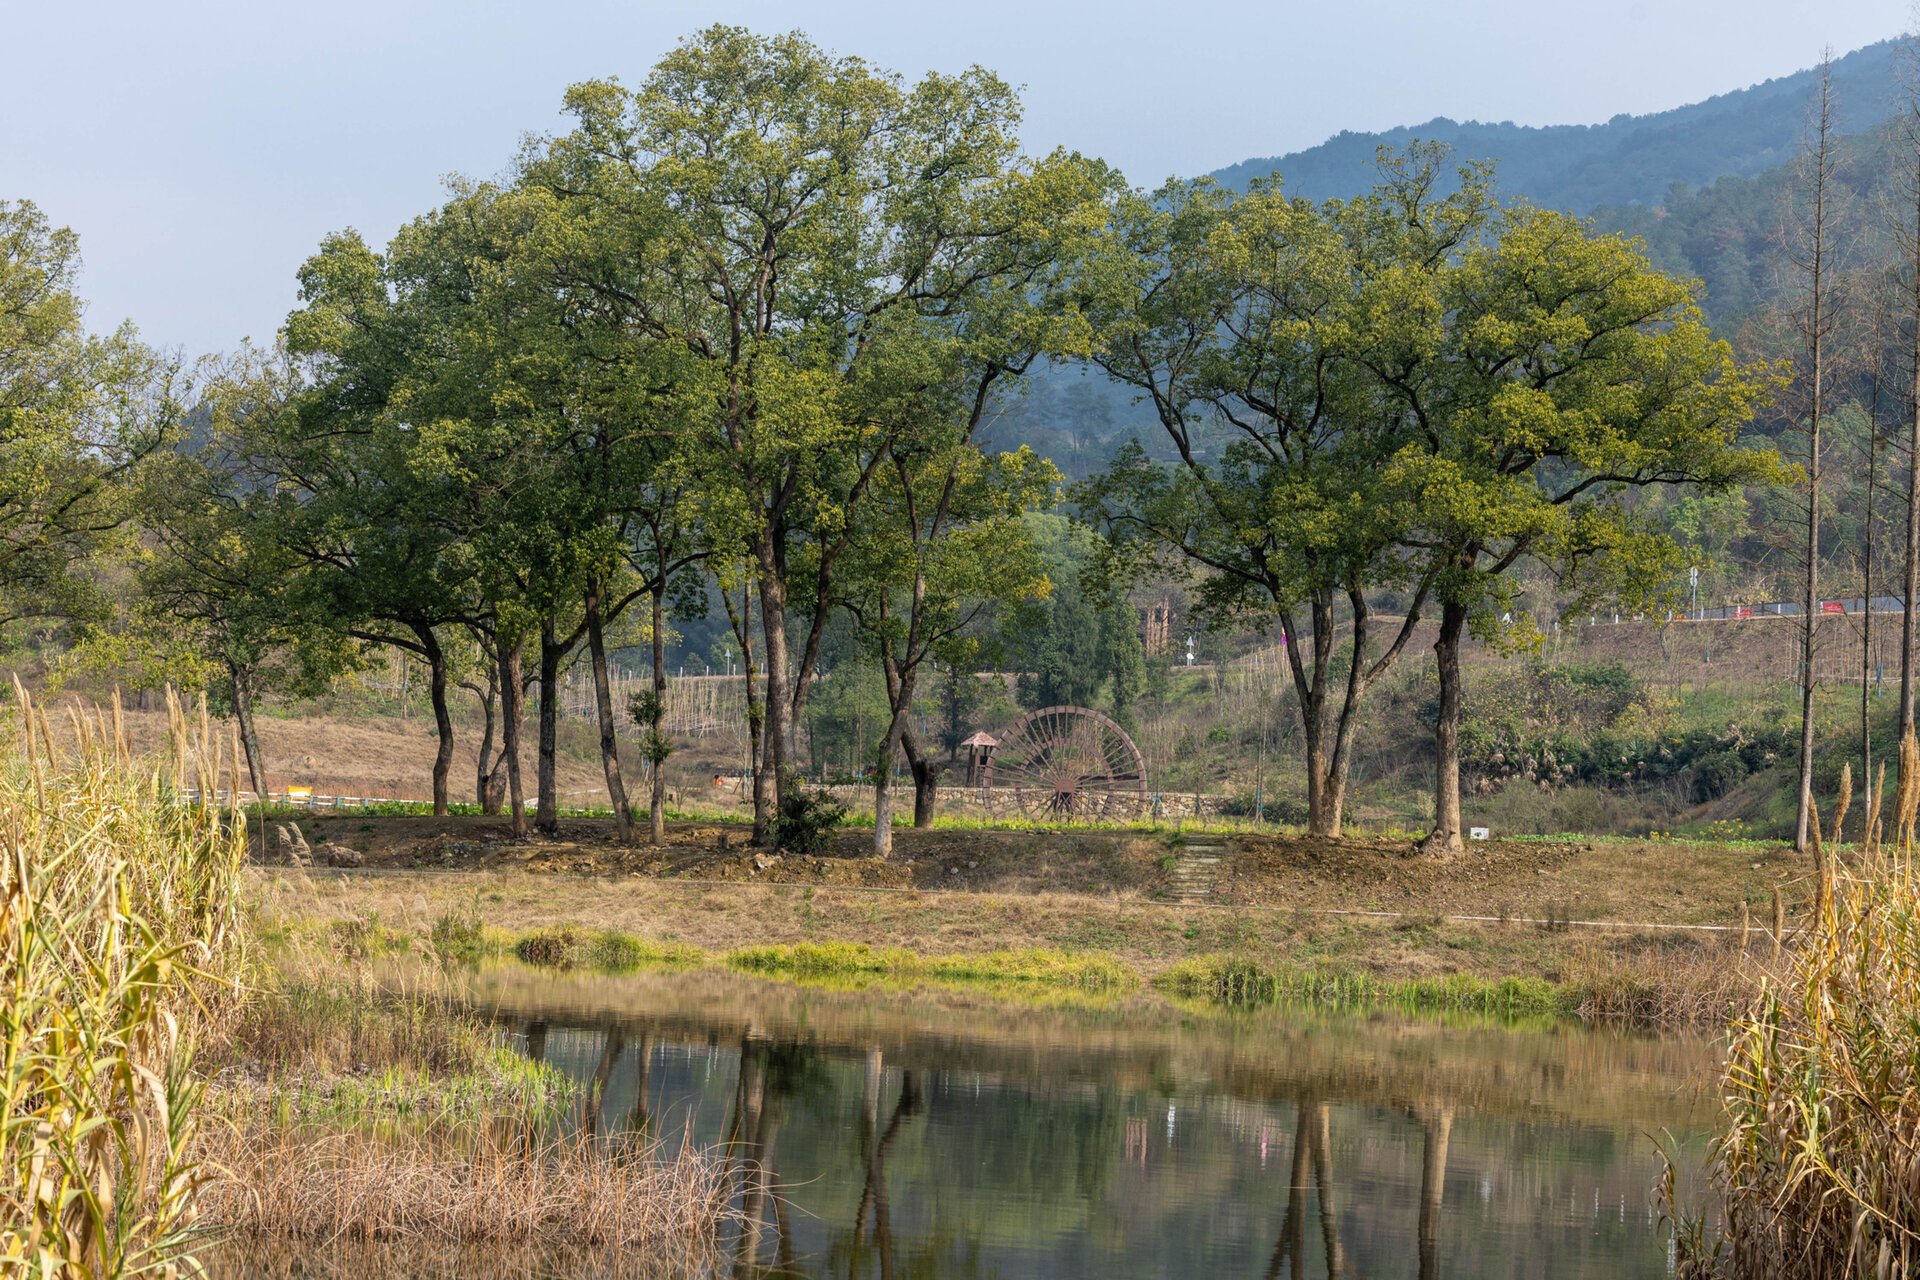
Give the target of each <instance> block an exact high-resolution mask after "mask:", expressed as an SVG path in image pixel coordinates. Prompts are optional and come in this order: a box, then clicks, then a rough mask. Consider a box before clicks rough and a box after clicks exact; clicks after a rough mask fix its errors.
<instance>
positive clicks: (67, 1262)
mask: <svg viewBox="0 0 1920 1280" xmlns="http://www.w3.org/2000/svg"><path fill="white" fill-rule="evenodd" d="M169 705H170V711H171V715H172V719H173V723H174V736H173V752H172V755H171V757H170V758H169V759H168V760H167V761H166V762H164V764H161V765H158V766H149V767H146V768H142V767H139V766H136V765H135V763H134V761H133V758H132V756H131V753H130V752H129V750H128V746H127V742H126V738H125V735H124V733H123V731H122V726H121V722H120V716H119V714H118V708H117V706H116V707H115V708H114V710H113V712H112V714H111V715H109V714H108V713H106V712H101V711H93V712H85V713H83V712H80V711H77V710H76V711H74V712H72V713H70V715H69V717H68V718H69V719H70V721H71V733H70V734H67V733H63V734H62V737H64V738H67V739H68V741H69V745H68V746H67V747H66V748H65V749H64V750H62V749H57V748H56V747H55V746H54V742H55V736H54V734H53V731H52V726H51V725H50V724H49V722H48V718H47V716H46V715H45V713H43V712H42V711H40V710H39V709H38V708H36V707H35V706H34V705H33V704H32V701H31V700H30V699H29V698H28V696H27V694H26V692H25V691H24V690H23V689H21V688H20V687H19V685H18V684H16V685H15V704H14V712H13V717H12V718H13V721H14V725H13V727H14V730H15V734H16V738H15V741H14V743H13V744H12V745H11V746H10V748H9V749H7V751H6V752H5V755H4V758H0V993H3V994H0V1165H3V1166H4V1172H0V1273H4V1274H7V1275H22V1276H36V1277H54V1276H61V1277H66V1276H84V1277H89V1278H90V1280H110V1278H115V1277H121V1276H128V1275H133V1274H137V1273H142V1272H152V1273H156V1274H161V1275H173V1274H179V1273H180V1272H181V1271H182V1270H183V1269H184V1270H192V1269H193V1265H194V1264H193V1263H192V1261H191V1259H190V1258H188V1257H186V1256H185V1252H184V1250H185V1247H186V1244H187V1236H188V1232H189V1231H190V1229H191V1228H192V1226H193V1224H194V1222H195V1220H196V1214H197V1208H196V1193H197V1192H198V1190H199V1189H200V1187H201V1183H202V1181H203V1171H202V1170H201V1169H200V1168H199V1167H198V1165H197V1164H196V1162H195V1161H194V1159H193V1158H192V1155H191V1148H192V1145H193V1142H194V1135H195V1124H196V1106H197V1104H198V1102H199V1099H200V1092H201V1084H200V1082H199V1080H198V1078H197V1077H196V1076H195V1074H194V1071H193V1069H192V1059H193V1044H194V1041H195V1039H196V1037H197V1036H198V1035H199V1034H200V1032H201V1031H202V1030H203V1029H204V1028H205V1027H206V1026H207V1025H208V1023H209V1022H210V1021H211V1020H212V1018H213V1017H214V1016H215V1015H217V1014H219V1013H220V1012H221V1011H222V1010H223V1009H224V1007H225V1006H226V1004H227V1002H228V1000H229V999H230V993H231V990H232V986H231V983H230V981H229V979H230V975H231V974H232V973H233V972H234V971H235V968H236V966H237V965H238V963H239V959H240V947H239V940H240V935H241V931H240V928H239V920H238V916H237V907H236V900H237V898H236V890H237V884H238V879H239V871H240V865H241V861H242V859H243V858H244V856H245V849H246V838H245V832H244V829H243V824H242V823H241V822H240V821H239V820H238V819H237V818H236V816H235V815H232V814H226V813H222V812H219V811H217V810H215V809H212V808H209V807H206V806H203V805H197V804H186V803H183V802H181V801H180V800H179V798H178V797H179V793H180V790H181V789H182V787H183V786H184V785H185V784H187V783H188V781H189V780H191V781H192V782H193V783H195V784H198V785H200V786H201V787H202V789H203V790H202V794H209V793H210V792H211V790H212V789H213V786H215V785H223V784H222V779H221V774H222V767H223V756H224V755H225V753H224V750H223V744H222V743H221V742H220V741H219V740H218V739H217V738H215V737H214V736H213V734H212V732H211V730H210V728H209V727H208V726H207V723H206V721H205V720H204V718H203V717H201V718H196V717H194V716H192V715H190V714H189V712H188V711H187V709H186V708H183V707H182V706H181V705H180V704H179V703H178V702H177V701H175V700H172V699H170V700H169ZM224 762H225V763H226V764H232V763H233V761H232V760H231V759H230V758H229V759H226V760H225V761H224Z"/></svg>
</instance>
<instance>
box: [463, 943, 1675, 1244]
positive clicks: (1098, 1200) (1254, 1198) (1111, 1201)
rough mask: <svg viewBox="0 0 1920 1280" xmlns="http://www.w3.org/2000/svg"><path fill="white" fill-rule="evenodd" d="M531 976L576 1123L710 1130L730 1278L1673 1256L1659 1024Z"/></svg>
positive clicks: (523, 1030) (540, 1047)
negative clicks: (721, 1183) (1650, 1206)
mask: <svg viewBox="0 0 1920 1280" xmlns="http://www.w3.org/2000/svg"><path fill="white" fill-rule="evenodd" d="M743 992H744V994H742V993H743ZM569 993H572V997H571V998H572V1002H571V1003H569V1000H568V999H565V998H562V999H554V998H553V997H554V996H555V995H559V996H563V997H565V996H568V995H569ZM630 993H631V995H630ZM505 994H506V993H504V992H503V993H502V995H503V996H504V995H505ZM538 995H539V997H540V999H539V1000H537V1001H536V1000H534V999H532V998H531V996H530V995H529V996H526V997H524V998H523V999H522V1000H521V1002H520V1003H518V1004H517V1005H516V1004H514V1003H513V1002H512V1001H511V1000H509V999H505V998H501V999H498V1000H495V1001H492V1002H491V1003H493V1005H494V1007H495V1008H496V1009H497V1010H499V1012H500V1016H501V1017H503V1018H504V1019H506V1024H507V1026H508V1027H510V1028H511V1029H512V1030H513V1031H515V1032H518V1033H520V1034H521V1035H522V1036H524V1041H523V1043H524V1044H525V1045H526V1047H527V1051H528V1052H529V1053H530V1054H540V1055H543V1056H544V1057H545V1058H546V1059H547V1060H548V1061H550V1062H552V1063H553V1064H554V1065H555V1066H557V1067H560V1068H561V1069H562V1070H564V1071H566V1072H567V1074H569V1075H570V1076H571V1077H572V1078H573V1079H574V1080H575V1082H576V1084H577V1086H578V1088H579V1090H580V1094H579V1097H580V1106H581V1110H580V1112H579V1123H580V1125H581V1126H582V1127H583V1128H584V1129H586V1130H588V1131H590V1132H592V1133H594V1134H597V1135H600V1136H602V1137H604V1138H606V1139H608V1140H611V1141H614V1142H615V1143H616V1144H617V1143H618V1142H619V1140H620V1138H621V1137H622V1136H623V1135H625V1134H629V1133H641V1132H645V1133H647V1134H648V1136H649V1137H650V1138H652V1137H659V1136H665V1137H667V1139H668V1140H669V1141H671V1140H672V1138H673V1135H674V1134H677V1133H678V1132H680V1131H681V1130H682V1128H683V1125H684V1126H685V1127H687V1128H688V1130H689V1131H691V1132H694V1133H695V1135H696V1138H697V1140H698V1141H701V1142H706V1143H715V1144H722V1145H723V1146H724V1148H725V1150H726V1151H727V1152H728V1154H729V1156H730V1159H731V1161H732V1169H733V1193H734V1195H735V1197H736V1204H737V1206H738V1207H739V1208H740V1210H741V1211H742V1219H743V1222H744V1223H745V1224H746V1225H743V1226H742V1227H741V1228H740V1229H739V1232H738V1234H737V1235H734V1234H729V1236H728V1238H727V1239H726V1240H725V1241H724V1244H725V1246H726V1247H727V1249H728V1253H729V1256H730V1259H731V1261H730V1263H729V1264H728V1269H729V1270H730V1271H731V1272H732V1273H733V1274H735V1275H738V1276H742V1277H746V1276H755V1277H771V1276H776V1275H784V1276H796V1277H797V1276H806V1277H813V1278H816V1280H820V1278H824V1277H827V1276H832V1277H835V1280H839V1278H840V1277H846V1278H847V1280H864V1278H877V1280H894V1278H895V1277H908V1276H915V1277H932V1278H935V1280H959V1278H961V1277H966V1276H973V1275H997V1276H1005V1277H1009V1278H1021V1280H1025V1278H1028V1277H1036V1278H1037V1277H1040V1276H1056V1275H1059V1276H1068V1275H1071V1276H1078V1277H1094V1276H1099V1277H1103V1278H1104V1277H1107V1276H1115V1277H1118V1276H1123V1275H1131V1274H1147V1275H1164V1274H1195V1275H1198V1274H1208V1275H1214V1274H1241V1275H1247V1276H1266V1277H1272V1278H1274V1280H1278V1278H1279V1277H1286V1278H1287V1280H1318V1277H1321V1276H1328V1277H1338V1278H1340V1280H1357V1278H1358V1277H1359V1276H1361V1275H1366V1276H1370V1277H1372V1276H1378V1277H1384V1276H1415V1275H1417V1276H1419V1277H1420V1278H1421V1280H1437V1277H1439V1276H1441V1275H1442V1274H1446V1275H1449V1276H1453V1277H1467V1276H1471V1275H1477V1274H1481V1273H1483V1272H1486V1271H1489V1270H1493V1271H1499V1272H1504V1273H1507V1274H1547V1273H1549V1272H1551V1273H1552V1274H1555V1275H1556V1276H1566V1277H1582V1278H1583V1280H1599V1278H1600V1277H1607V1278H1608V1280H1611V1278H1612V1277H1614V1276H1649V1277H1651V1276H1656V1275H1662V1274H1664V1271H1665V1269H1664V1265H1663V1264H1664V1253H1665V1247H1664V1244H1665V1242H1664V1240H1663V1239H1662V1238H1660V1236H1659V1228H1658V1224H1657V1222H1656V1221H1655V1220H1654V1219H1653V1218H1651V1217H1650V1216H1642V1215H1641V1214H1640V1212H1639V1211H1640V1210H1641V1209H1642V1208H1644V1205H1643V1203H1642V1202H1643V1201H1644V1198H1645V1190H1644V1189H1645V1187H1647V1186H1648V1185H1649V1184H1650V1182H1651V1178H1652V1161H1653V1158H1654V1157H1653V1154H1652V1150H1651V1148H1650V1147H1646V1146H1644V1143H1642V1142H1641V1141H1639V1140H1638V1138H1637V1135H1638V1134H1640V1133H1644V1132H1647V1131H1649V1130H1656V1131H1657V1130H1658V1129H1660V1128H1670V1129H1673V1130H1675V1131H1676V1132H1685V1126H1686V1125H1687V1123H1688V1116H1689V1114H1691V1113H1690V1112H1689V1111H1688V1110H1687V1108H1688V1106H1689V1105H1691V1104H1689V1103H1687V1102H1686V1101H1685V1098H1684V1083H1683V1082H1684V1081H1685V1080H1686V1079H1688V1078H1689V1077H1690V1076H1691V1074H1692V1073H1693V1072H1692V1068H1691V1066H1690V1065H1689V1064H1690V1063H1691V1062H1693V1061H1694V1056H1693V1051H1692V1050H1690V1049H1688V1048H1687V1047H1686V1046H1685V1045H1684V1044H1680V1043H1678V1042H1664V1041H1649V1040H1635V1039H1633V1038H1631V1037H1621V1036H1612V1037H1609V1036H1604V1035H1593V1034H1589V1033H1586V1032H1582V1031H1581V1030H1580V1029H1578V1028H1553V1029H1547V1030H1545V1031H1544V1032H1540V1033H1527V1032H1508V1031H1502V1030H1499V1029H1497V1028H1493V1029H1489V1028H1485V1027H1476V1026H1473V1025H1467V1026H1464V1027H1459V1028H1456V1027H1451V1026H1435V1025H1433V1024H1431V1023H1422V1022H1419V1021H1413V1022H1406V1021H1400V1020H1394V1019H1387V1018H1377V1019H1372V1020H1358V1021H1356V1020H1348V1021H1345V1022H1341V1021H1337V1020H1331V1019H1329V1020H1326V1021H1324V1022H1313V1021H1305V1020H1293V1021H1289V1020H1287V1019H1286V1018H1284V1017H1282V1016H1279V1015H1275V1016H1274V1017H1273V1018H1271V1019H1270V1020H1269V1021H1266V1022H1261V1021H1256V1020H1240V1021H1233V1022H1227V1021H1222V1022H1220V1023H1218V1024H1210V1023H1207V1022H1205V1021H1200V1022H1197V1023H1192V1024H1186V1025H1181V1026H1179V1027H1178V1029H1177V1032H1176V1031H1175V1030H1173V1029H1169V1028H1168V1026H1167V1024H1166V1023H1165V1021H1158V1022H1156V1021H1150V1020H1147V1019H1144V1018H1142V1019H1140V1020H1139V1023H1140V1024H1141V1025H1138V1026H1137V1028H1136V1025H1135V1024H1134V1023H1132V1022H1129V1021H1128V1020H1126V1018H1111V1017H1107V1016H1082V1015H1078V1014H1074V1013H1071V1012H1069V1013H1051V1012H1050V1013H1036V1012H1033V1011H1030V1010H1020V1009H1017V1008H1016V1009H1014V1010H1011V1011H1003V1012H1001V1013H1000V1014H998V1015H997V1016H998V1019H999V1020H998V1021H997V1022H996V1021H995V1020H994V1019H995V1017H996V1015H995V1014H994V1013H992V1012H990V1010H991V1009H992V1008H993V1006H991V1005H988V1004H986V1003H982V1002H974V1003H968V1004H965V1005H962V1006H959V1007H957V1009H956V1010H955V1011H954V1012H953V1013H952V1014H950V1015H949V1016H946V1017H940V1016H937V1015H935V1016H927V1015H925V1014H924V1013H923V1017H924V1018H925V1020H924V1021H922V1022H920V1023H917V1024H916V1023H914V1022H913V1021H911V1019H910V1017H909V1012H910V1010H909V1005H910V1004H911V1003H917V1002H919V1001H923V1000H924V999H925V997H924V996H921V997H917V998H915V999H914V1000H912V1001H910V1000H909V999H908V998H906V997H902V998H899V999H893V1000H891V1002H889V997H887V996H885V995H884V993H882V994H874V993H863V994H861V995H858V996H856V995H854V994H853V993H845V994H842V993H830V994H821V993H814V992H808V991H806V990H805V989H799V990H796V989H794V988H792V987H780V988H775V987H772V986H770V985H769V986H765V987H748V986H746V985H745V984H741V983H739V982H737V981H721V980H720V979H717V978H713V977H710V976H694V977H687V978H680V977H677V976H675V977H673V978H670V979H669V978H655V979H651V980H649V981H647V982H646V983H645V984H644V986H642V985H640V984H638V983H634V984H631V985H617V984H615V983H613V981H612V980H595V981H585V980H582V981H578V982H575V983H574V984H572V985H570V986H564V987H556V988H553V989H548V988H542V989H540V990H539V991H538ZM922 1007H923V1008H924V1006H922ZM1129 1016H1131V1015H1129ZM515 1038H516V1039H519V1038H520V1036H516V1037H515ZM1709 1103H1710V1100H1709ZM1636 1108H1637V1109H1636ZM1176 1115H1177V1120H1178V1123H1177V1124H1176V1123H1175V1117H1176ZM683 1116H684V1117H685V1119H684V1120H683V1119H682V1117H683ZM1609 1116H1612V1117H1615V1118H1614V1119H1612V1120H1609V1119H1608V1117H1609ZM1469 1121H1470V1123H1465V1124H1463V1123H1462V1122H1469ZM663 1129H664V1130H667V1131H668V1132H666V1133H665V1134H664V1135H663V1134H661V1133H660V1130H663ZM1289 1140H1291V1144H1292V1145H1291V1147H1290V1148H1289V1147H1288V1145H1287V1144H1288V1142H1289ZM1336 1140H1337V1141H1338V1146H1336V1145H1335V1143H1336ZM638 1145H639V1144H636V1146H635V1149H638ZM1269 1153H1271V1161H1272V1163H1271V1164H1270V1163H1269V1160H1270V1155H1269ZM1643 1156H1644V1157H1645V1158H1644V1159H1643V1158H1642V1157H1643ZM1450 1172H1451V1174H1452V1176H1453V1178H1454V1180H1455V1186H1454V1187H1453V1188H1451V1189H1449V1188H1448V1186H1447V1182H1448V1176H1449V1173H1450ZM1282 1187H1284V1188H1285V1190H1284V1191H1283V1190H1282ZM1468 1187H1476V1188H1477V1190H1478V1195H1475V1196H1462V1195H1460V1194H1459V1193H1460V1192H1463V1191H1465V1190H1466V1189H1467V1188H1468ZM1450 1190H1451V1191H1452V1192H1453V1193H1454V1196H1453V1198H1454V1199H1457V1200H1459V1201H1460V1203H1459V1204H1457V1205H1456V1204H1453V1203H1451V1202H1450V1201H1449V1191H1450ZM1630 1209H1631V1210H1632V1211H1633V1212H1632V1213H1631V1214H1630V1212H1629V1210H1630ZM1536 1266H1540V1267H1545V1268H1546V1270H1544V1271H1543V1270H1536V1269H1535V1268H1536Z"/></svg>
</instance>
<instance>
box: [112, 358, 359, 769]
mask: <svg viewBox="0 0 1920 1280" xmlns="http://www.w3.org/2000/svg"><path fill="white" fill-rule="evenodd" d="M207 374H208V376H207V377H206V378H205V379H204V380H203V382H202V384H201V393H200V396H199V415H198V416H199V422H198V427H199V429H198V430H197V431H196V432H195V433H194V439H193V441H192V443H191V445H190V446H189V447H183V448H180V449H177V450H174V451H171V452H169V453H166V454H163V455H160V456H158V457H156V458H154V459H152V460H150V462H149V464H148V465H147V466H146V467H145V468H143V473H142V476H141V485H140V496H139V501H138V504H137V505H138V508H139V510H140V513H141V524H142V526H143V528H144V529H145V530H146V532H147V535H148V537H147V540H146V545H145V547H144V549H143V550H142V552H141V553H140V554H139V555H138V556H137V557H136V560H135V565H136V574H135V582H136V584H137V586H138V590H139V595H138V597H137V599H136V601H135V603H134V605H133V609H132V626H131V628H130V634H131V635H132V636H134V637H139V638H140V639H141V640H142V641H143V642H144V643H147V644H152V645H154V646H155V647H156V648H157V649H158V650H159V651H161V652H164V653H169V654H172V655H174V657H175V658H176V659H182V658H184V659H186V660H185V661H181V662H179V665H178V666H177V667H176V668H175V669H174V670H173V671H171V672H170V673H169V674H168V678H169V679H170V680H171V681H173V682H174V683H178V684H181V685H183V686H186V687H195V686H199V687H207V686H209V685H211V686H212V687H213V688H214V689H215V691H216V693H223V694H224V696H222V697H220V698H219V701H221V702H224V703H225V706H226V708H227V709H229V710H231V712H232V714H233V716H234V720H235V722H236V726H237V728H238V730H239V738H240V745H241V751H242V753H243V754H244V756H245V758H246V762H247V772H248V776H249V777H250V779H251V780H252V783H253V790H254V793H255V794H256V795H259V796H262V797H264V796H265V795H266V794H267V793H268V791H269V789H270V788H269V783H268V776H267V769H266V761H265V759H264V758H263V756H262V754H261V750H260V738H259V734H258V733H257V732H256V731H255V728H254V714H255V707H256V703H257V701H258V699H259V696H260V694H261V693H262V692H263V691H264V690H265V689H267V688H269V687H276V688H278V689H280V690H282V691H284V692H287V693H290V694H296V695H299V694H306V695H312V694H316V693H319V692H320V691H322V690H323V689H324V688H325V687H326V685H327V684H328V683H329V682H330V681H331V680H332V678H333V677H334V676H335V675H336V674H338V673H339V672H340V671H341V670H343V669H345V668H346V667H347V666H349V665H350V664H351V662H352V657H353V655H352V652H351V644H350V642H349V641H348V640H347V638H346V637H345V635H344V634H342V633H340V632H338V631H336V630H334V629H333V628H332V627H330V626H329V625H328V624H327V623H326V622H325V621H322V620H316V619H312V618H307V617H303V616H302V615H301V613H300V606H299V602H298V601H297V600H296V599H294V598H292V597H291V596H290V593H289V592H288V589H287V588H288V584H289V583H291V582H292V581H294V580H295V579H296V577H297V575H298V574H299V571H300V568H301V564H300V560H299V558H298V556H297V555H296V554H295V553H294V552H293V551H291V550H290V549H289V548H288V547H287V546H286V545H284V544H283V543H282V542H281V541H280V538H279V533H280V526H279V525H278V522H277V521H275V520H274V519H273V518H272V510H271V507H272V495H271V494H270V493H269V492H268V491H266V490H263V489H261V488H258V487H256V486H253V485H251V484H249V483H248V481H247V479H246V477H245V475H244V473H243V471H242V469H241V468H240V467H238V466H237V465H235V461H234V452H233V451H234V447H235V444H236V442H239V441H243V440H244V439H245V436H246V433H247V431H248V429H249V427H250V426H252V425H253V424H254V423H255V422H256V421H257V420H258V419H261V418H264V417H268V416H271V415H274V414H279V413H283V412H285V411H286V406H287V403H288V400H289V398H290V397H291V396H292V395H294V394H296V393H297V391H298V389H299V384H298V378H297V376H296V375H295V374H294V372H293V371H292V370H291V369H289V368H288V366H287V364H286V362H285V361H284V360H283V359H280V358H277V357H274V356H267V355H263V354H261V353H258V352H254V351H244V352H242V353H240V354H239V355H238V356H237V357H235V358H234V359H233V360H232V361H230V362H228V363H226V364H225V365H224V366H218V367H212V368H209V369H208V370H207ZM183 647H184V648H185V649H186V650H187V653H185V654H183V653H181V649H182V648H183ZM223 686H224V687H223Z"/></svg>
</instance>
